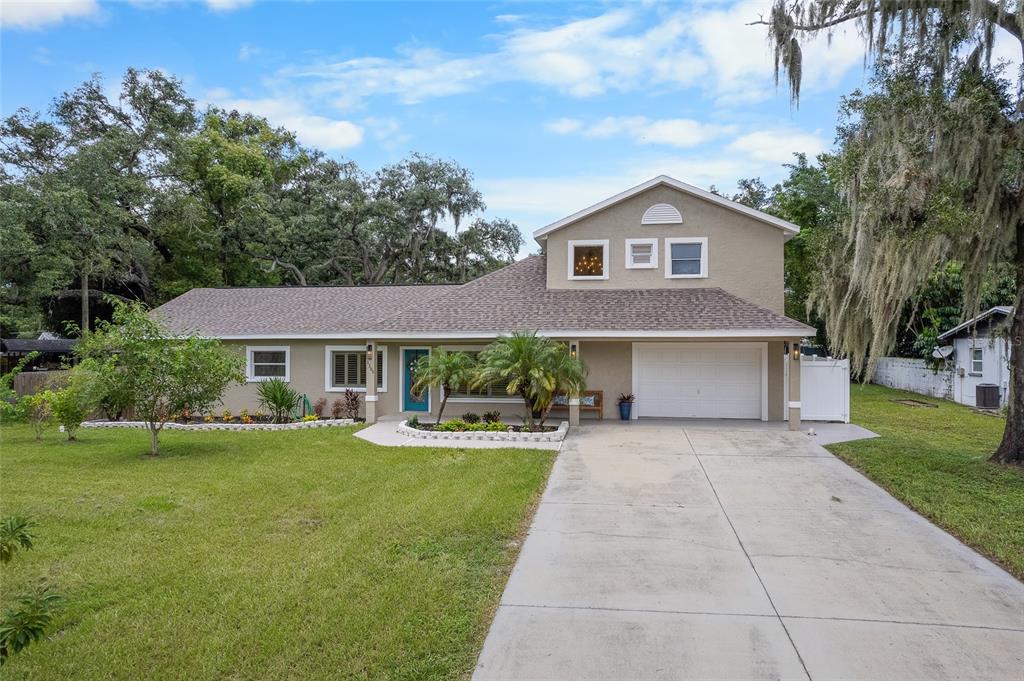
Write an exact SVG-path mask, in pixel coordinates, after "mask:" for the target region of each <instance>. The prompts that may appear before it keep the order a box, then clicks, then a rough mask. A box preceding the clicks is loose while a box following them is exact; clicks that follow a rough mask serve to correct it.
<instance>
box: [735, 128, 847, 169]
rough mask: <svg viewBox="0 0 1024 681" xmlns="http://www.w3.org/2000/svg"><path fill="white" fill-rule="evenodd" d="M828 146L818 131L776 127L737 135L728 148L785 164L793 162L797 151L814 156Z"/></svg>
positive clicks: (769, 161)
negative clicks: (809, 131) (811, 131)
mask: <svg viewBox="0 0 1024 681" xmlns="http://www.w3.org/2000/svg"><path fill="white" fill-rule="evenodd" d="M828 146H829V144H828V141H827V140H825V139H824V138H823V137H822V136H821V135H819V134H818V133H817V132H814V133H808V132H802V131H799V130H788V129H776V130H761V131H758V132H752V133H749V134H747V135H742V136H740V137H737V138H736V139H735V140H733V141H732V142H731V143H730V144H729V146H728V147H727V149H729V150H730V151H736V152H740V153H743V154H747V155H748V156H750V157H751V158H753V159H754V160H756V161H761V162H764V163H775V164H783V163H789V162H791V161H792V160H793V154H794V153H796V152H802V153H804V154H807V156H808V157H810V158H813V157H814V156H816V155H817V154H819V153H821V152H822V151H824V150H825V149H827V148H828Z"/></svg>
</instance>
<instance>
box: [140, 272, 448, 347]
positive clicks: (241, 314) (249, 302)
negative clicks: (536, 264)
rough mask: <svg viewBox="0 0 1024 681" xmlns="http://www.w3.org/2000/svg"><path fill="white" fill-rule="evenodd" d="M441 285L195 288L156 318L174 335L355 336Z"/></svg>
mask: <svg viewBox="0 0 1024 681" xmlns="http://www.w3.org/2000/svg"><path fill="white" fill-rule="evenodd" d="M454 288H458V287H457V286H452V285H436V286H277V287H256V288H248V287H246V288H194V289H192V290H191V291H189V292H188V293H185V294H183V295H180V296H178V297H177V298H175V299H173V300H170V301H168V302H166V303H164V304H163V305H161V306H160V307H158V308H157V309H156V310H155V313H156V315H157V316H158V317H160V318H161V320H162V321H163V322H164V323H165V324H166V325H167V326H168V328H169V329H170V330H171V331H175V332H179V333H186V332H190V331H197V332H199V333H201V334H203V335H206V336H232V335H242V334H260V333H265V334H267V335H281V334H287V333H295V334H300V335H302V334H324V333H340V334H344V333H354V332H359V331H362V330H363V329H366V328H367V327H369V326H370V325H372V324H373V322H375V321H377V320H380V319H383V318H387V317H390V316H391V315H393V314H397V313H398V312H401V311H402V310H405V309H407V308H409V307H416V306H419V305H422V304H423V303H425V302H426V301H428V300H431V299H433V298H436V297H437V296H439V295H441V294H442V293H443V292H444V291H446V290H450V289H454Z"/></svg>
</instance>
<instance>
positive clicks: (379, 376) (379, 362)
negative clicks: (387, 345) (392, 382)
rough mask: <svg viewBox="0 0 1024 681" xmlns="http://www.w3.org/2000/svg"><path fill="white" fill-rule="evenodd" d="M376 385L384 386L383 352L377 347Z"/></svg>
mask: <svg viewBox="0 0 1024 681" xmlns="http://www.w3.org/2000/svg"><path fill="white" fill-rule="evenodd" d="M377 387H378V388H383V387H384V353H383V352H381V350H380V348H377Z"/></svg>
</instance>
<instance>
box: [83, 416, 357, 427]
mask: <svg viewBox="0 0 1024 681" xmlns="http://www.w3.org/2000/svg"><path fill="white" fill-rule="evenodd" d="M356 423H357V422H356V421H353V420H352V419H319V420H317V421H296V422H295V423H175V422H173V421H168V422H167V423H166V424H164V430H306V429H308V428H329V427H331V426H354V425H356ZM82 427H83V428H147V427H148V426H146V422H145V421H85V422H84V423H82Z"/></svg>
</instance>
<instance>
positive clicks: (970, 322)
mask: <svg viewBox="0 0 1024 681" xmlns="http://www.w3.org/2000/svg"><path fill="white" fill-rule="evenodd" d="M994 314H1001V315H1007V316H1008V315H1009V314H1010V313H1009V312H1007V311H1006V310H1005V309H1004V308H1003V307H1001V306H996V307H993V308H990V309H988V310H985V311H984V312H982V313H981V314H980V315H978V316H977V317H975V318H974V319H968V320H967V321H966V322H963V323H961V324H957V325H956V326H954V327H953V328H952V329H950V330H949V331H947V332H946V333H942V334H939V338H938V339H939V340H945V339H947V338H949V337H950V336H953V335H955V334H957V333H959V332H960V331H963V330H964V329H966V328H968V327H970V326H974V325H975V324H977V323H979V322H982V321H984V320H986V319H988V318H989V317H991V316H992V315H994Z"/></svg>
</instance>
